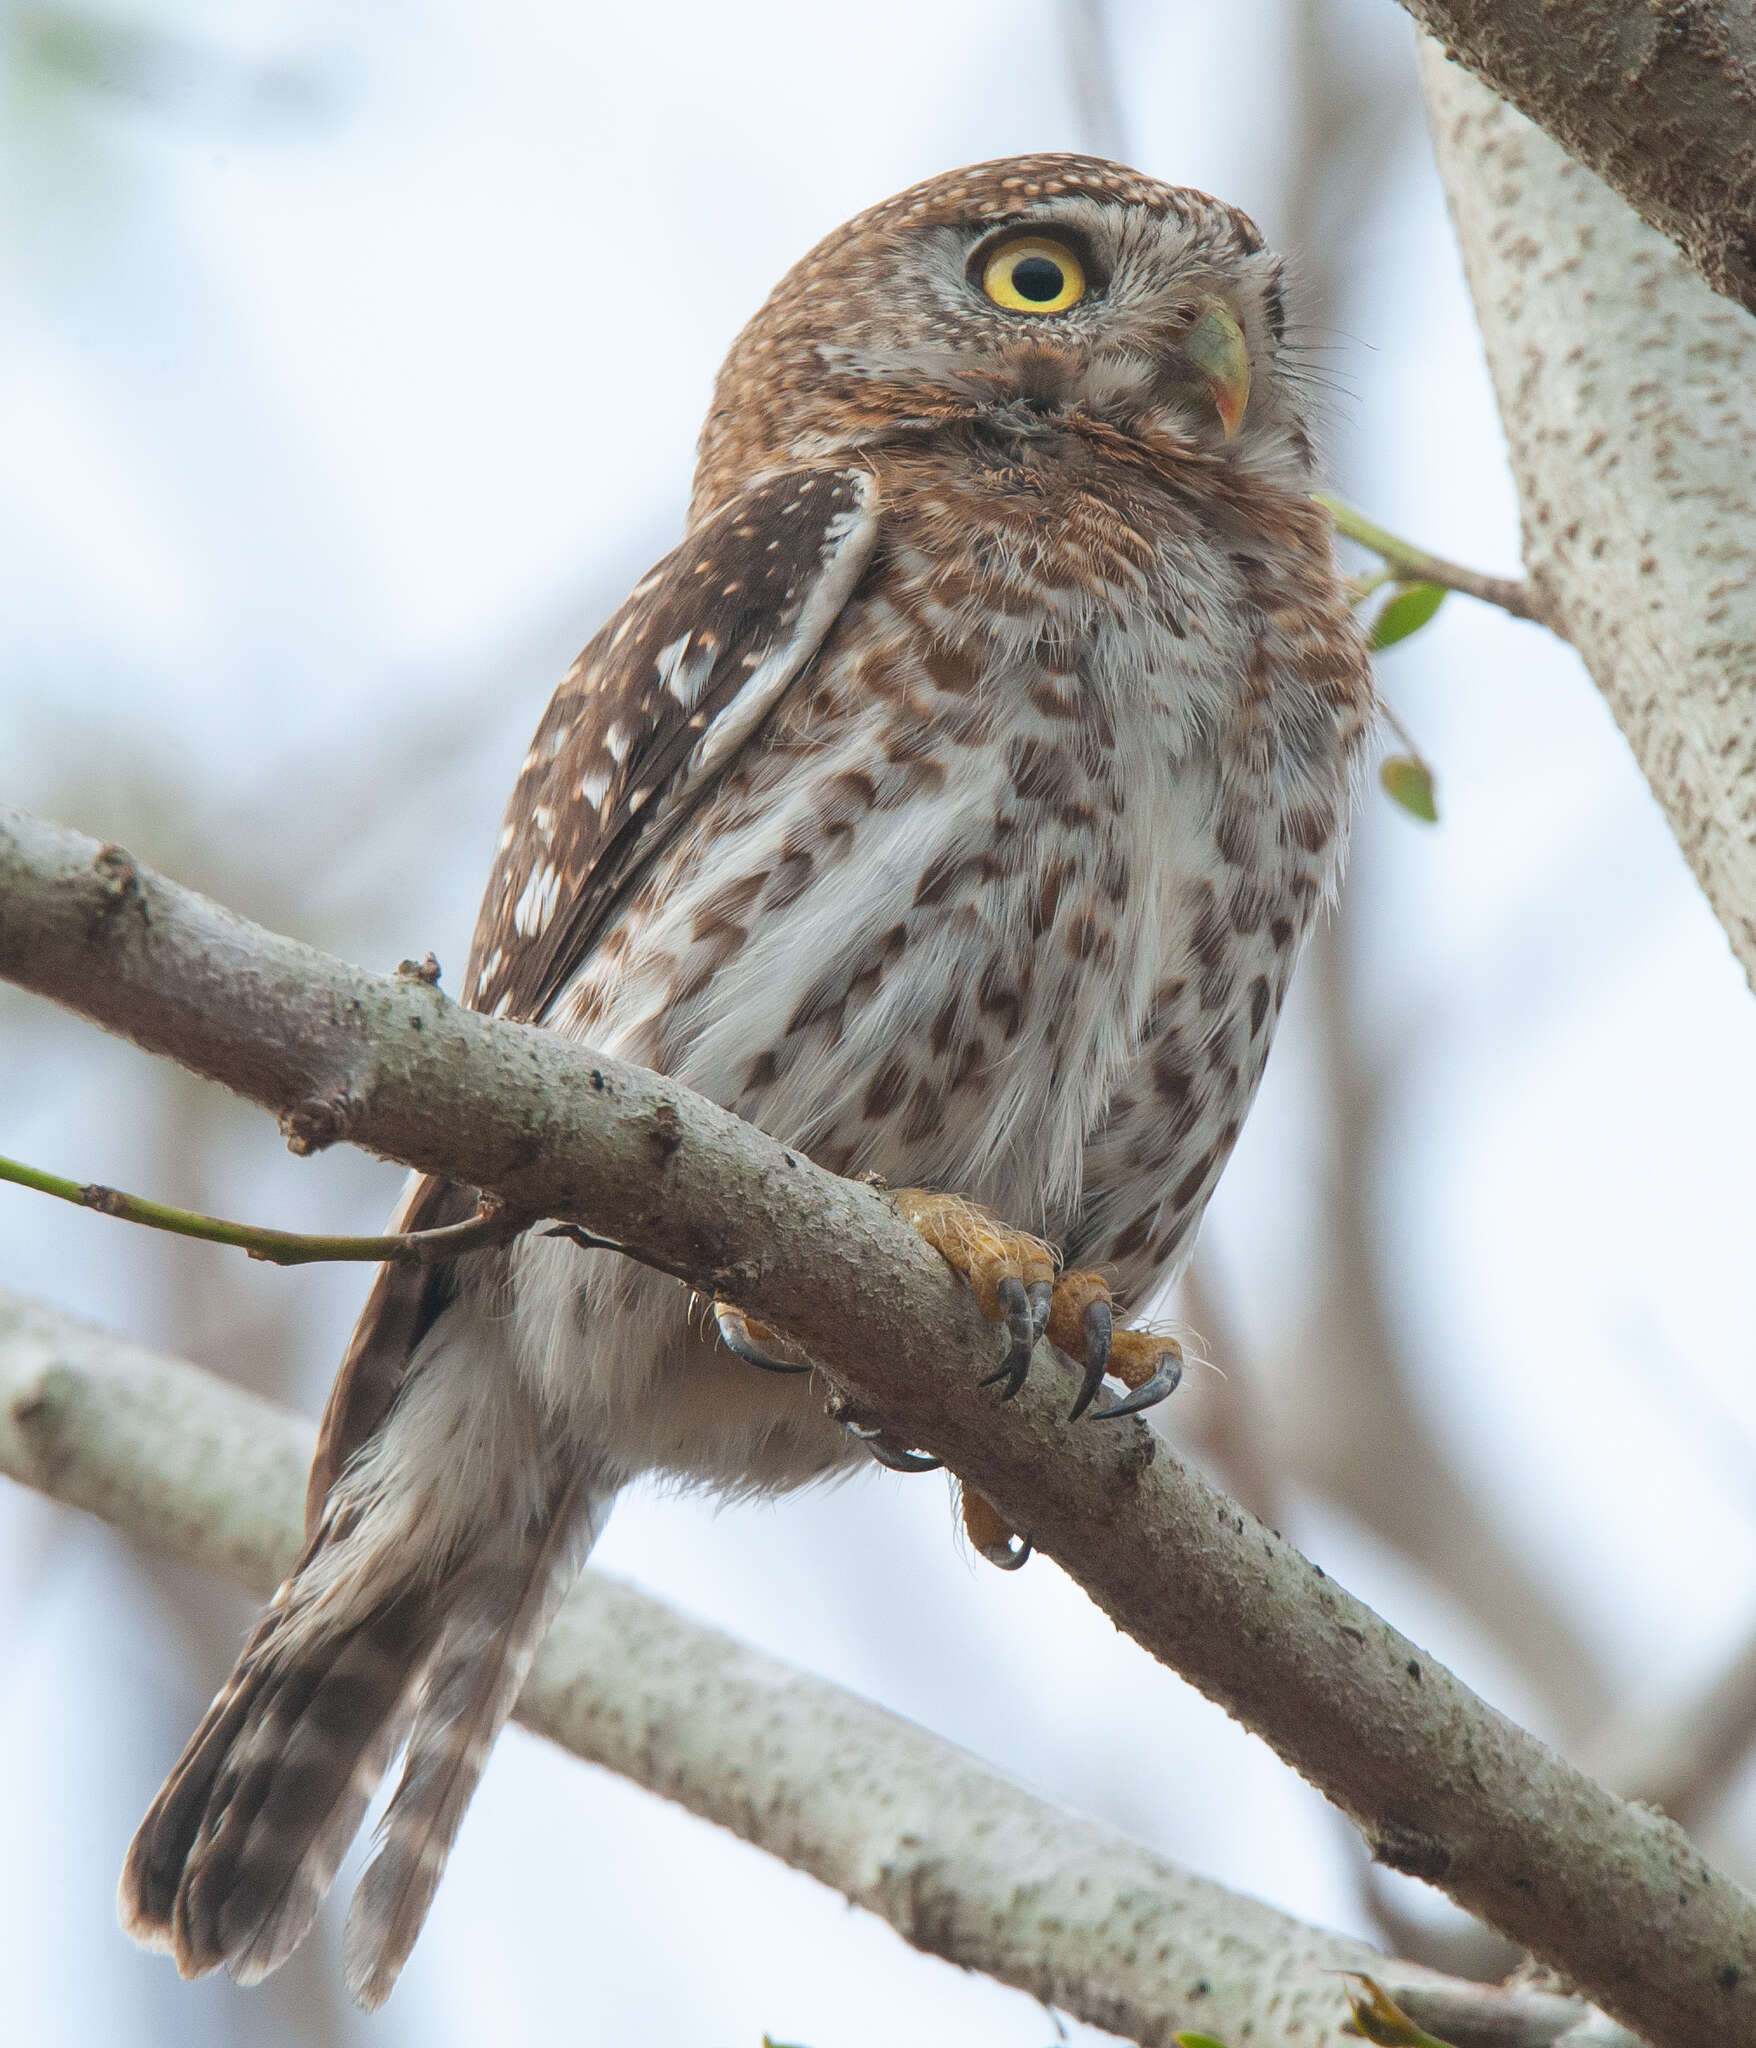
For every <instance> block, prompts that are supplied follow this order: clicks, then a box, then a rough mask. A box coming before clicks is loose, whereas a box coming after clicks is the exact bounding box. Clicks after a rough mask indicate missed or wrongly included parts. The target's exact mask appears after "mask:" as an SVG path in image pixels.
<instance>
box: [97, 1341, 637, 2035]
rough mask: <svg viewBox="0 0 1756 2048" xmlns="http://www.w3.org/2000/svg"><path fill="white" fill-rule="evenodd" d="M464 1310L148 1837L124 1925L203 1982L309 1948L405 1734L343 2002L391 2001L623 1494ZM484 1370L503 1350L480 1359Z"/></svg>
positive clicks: (270, 1621) (213, 1719) (335, 1512)
mask: <svg viewBox="0 0 1756 2048" xmlns="http://www.w3.org/2000/svg"><path fill="white" fill-rule="evenodd" d="M496 1343H499V1344H501V1345H503V1344H504V1324H503V1322H500V1321H498V1320H497V1319H496V1318H495V1317H494V1316H492V1315H490V1314H488V1313H486V1312H485V1311H484V1310H482V1309H478V1308H475V1307H474V1306H473V1305H472V1304H470V1303H469V1302H467V1301H460V1302H458V1303H457V1304H456V1306H455V1307H453V1308H451V1309H450V1310H449V1311H448V1312H447V1313H446V1314H444V1315H443V1316H442V1317H441V1318H440V1319H439V1320H438V1322H437V1324H436V1326H435V1327H434V1328H433V1329H432V1330H431V1332H430V1334H429V1335H428V1337H427V1339H426V1341H425V1342H424V1343H423V1344H422V1345H421V1347H420V1352H419V1354H418V1355H417V1357H416V1359H415V1360H414V1361H413V1362H412V1363H411V1367H410V1370H409V1373H408V1376H407V1383H406V1384H405V1385H404V1387H403V1388H402V1390H401V1392H400V1393H399V1395H398V1397H397V1399H396V1401H395V1404H394V1406H393V1408H392V1409H391V1411H390V1413H389V1415H388V1417H387V1418H386V1420H385V1422H384V1424H383V1426H382V1427H381V1428H380V1429H379V1431H378V1432H377V1433H376V1435H375V1436H374V1438H373V1439H372V1440H371V1441H369V1442H368V1444H367V1445H366V1446H365V1447H364V1448H363V1450H362V1453H361V1455H360V1456H359V1457H358V1458H357V1459H355V1460H354V1461H353V1462H352V1463H350V1464H349V1465H348V1466H347V1468H346V1469H345V1470H344V1471H343V1472H342V1473H341V1475H340V1477H339V1478H338V1479H337V1480H336V1482H335V1484H334V1486H333V1487H332V1489H331V1490H330V1492H329V1495H328V1499H327V1505H326V1507H325V1509H324V1512H323V1516H322V1519H321V1521H320V1522H319V1524H318V1526H317V1529H316V1531H315V1533H314V1535H313V1536H312V1539H311V1541H310V1543H309V1545H308V1547H307V1549H306V1551H305V1554H304V1556H303V1557H302V1558H301V1559H300V1560H299V1563H298V1564H297V1566H295V1568H294V1570H293V1573H292V1576H291V1577H290V1578H289V1579H288V1580H287V1581H286V1583H285V1584H284V1585H283V1586H282V1587H281V1589H280V1591H279V1592H278V1593H277V1594H276V1595H275V1597H274V1599H273V1601H272V1602H271V1603H270V1605H269V1607H268V1609H267V1611H266V1613H265V1614H264V1615H263V1617H262V1619H261V1621H260V1622H258V1624H257V1626H256V1629H255V1631H254V1633H253V1634H252V1635H251V1637H250V1639H249V1641H248V1642H247V1643H246V1644H245V1646H244V1652H243V1654H242V1656H241V1657H240V1658H239V1659H238V1663H237V1667H236V1669H235V1670H234V1671H233V1673H232V1675H231V1677H230V1678H229V1679H228V1680H227V1681H226V1683H225V1685H224V1686H223V1687H222V1688H221V1690H220V1693H219V1696H218V1697H217V1698H216V1699H215V1701H214V1703H213V1705H212V1706H211V1707H210V1708H209V1709H208V1712H207V1716H206V1719H205V1720H203V1722H202V1723H201V1726H200V1727H199V1728H197V1729H196V1731H195V1733H194V1735H193V1736H192V1737H191V1738H190V1740H189V1745H188V1747H187V1749H185V1750H184V1752H183V1755H182V1758H181V1760H180V1761H179V1762H178V1764H177V1766H176V1768H175V1769H174V1770H173V1771H172V1772H171V1775H170V1776H169V1778H167V1779H166V1781H165V1784H164V1787H163V1789H162V1790H161V1791H160V1793H159V1795H158V1797H157V1799H155V1800H154V1802H153V1804H152V1807H151V1810H150V1811H149V1812H148V1814H147V1816H146V1818H145V1820H144V1821H142V1823H141V1825H140V1830H139V1832H138V1833H137V1834H136V1836H135V1838H134V1841H133V1843H132V1845H131V1846H130V1848H129V1851H128V1857H127V1861H126V1863H125V1864H124V1866H123V1870H122V1883H121V1891H120V1898H119V1910H120V1914H121V1919H122V1924H123V1926H124V1928H126V1930H127V1931H128V1932H129V1933H130V1934H131V1935H133V1936H134V1938H135V1939H136V1940H137V1941H140V1942H142V1943H144V1944H145V1945H146V1946H148V1947H152V1948H164V1949H169V1950H170V1952H171V1954H172V1955H173V1956H174V1958H175V1960H176V1963H177V1967H178V1969H179V1970H180V1971H181V1972H182V1974H183V1975H184V1976H185V1977H198V1976H202V1975H204V1974H205V1973H206V1972H207V1971H209V1970H212V1969H215V1968H217V1967H218V1966H219V1965H221V1964H224V1965H225V1966H226V1968H227V1969H228V1970H230V1972H231V1974H232V1975H233V1976H234V1977H235V1978H236V1979H237V1980H238V1981H239V1982H240V1983H244V1984H251V1983H255V1982H256V1981H257V1980H259V1979H260V1978H262V1977H265V1976H267V1975H268V1973H269V1972H270V1971H271V1970H275V1969H278V1968H279V1966H280V1965H281V1964H282V1963H283V1962H285V1961H286V1959H287V1957H288V1956H289V1955H291V1954H292V1952H293V1950H294V1949H295V1948H297V1947H298V1945H299V1943H300V1942H301V1941H302V1940H303V1939H304V1938H305V1935H306V1934H307V1933H308V1932H309V1930H310V1926H311V1922H312V1920H313V1919H314V1918H315V1917H316V1913H317V1909H318V1907H319V1905H320V1904H321V1903H322V1901H323V1898H324V1895H325V1894H326V1893H327V1891H328V1889H329V1887H330V1884H331V1883H332V1882H333V1880H334V1877H335V1873H336V1870H337V1868H338V1867H339V1865H340V1863H341V1860H342V1857H343V1856H344V1855H345V1854H346V1853H347V1849H348V1845H349V1844H350V1843H351V1842H352V1840H353V1838H354V1835H355V1834H356V1833H357V1832H358V1829H359V1826H360V1822H361V1820H362V1819H363V1817H364V1815H365V1811H366V1807H367V1805H368V1803H369V1802H370V1800H371V1798H372V1795H373V1793H374V1792H375V1791H376V1789H377V1787H378V1785H379V1783H380V1781H381V1780H382V1778H383V1777H384V1775H385V1772H386V1771H387V1770H388V1768H389V1766H390V1764H391V1762H392V1760H393V1759H394V1757H395V1756H396V1753H397V1751H398V1749H399V1748H401V1746H402V1745H403V1743H404V1741H405V1739H406V1742H407V1754H406V1756H405V1758H404V1762H403V1768H402V1774H401V1778H400V1781H399V1783H398V1786H397V1790H396V1793H395V1795H394V1797H393V1798H392V1799H391V1802H390V1804H389V1807H388V1808H387V1810H386V1812H385V1815H384V1819H383V1823H382V1826H381V1827H380V1829H379V1833H378V1840H377V1845H376V1849H375V1853H374V1855H373V1857H372V1860H371V1862H370V1863H369V1864H368V1866H367V1869H366V1872H365V1875H364V1877H363V1878H362V1880H361V1883H360V1887H359V1890H358V1892H357V1893H356V1895H355V1898H354V1902H353V1907H352V1911H351V1913H350V1915H349V1920H348V1931H347V1977H348V1988H349V1990H350V1991H351V1992H352V1993H353V1995H354V1997H355V1998H356V1999H357V2000H358V2001H359V2003H360V2004H361V2005H363V2006H366V2007H367V2008H368V2009H371V2008H375V2007H377V2006H379V2005H381V2004H383V2002H384V2000H385V1999H386V1998H387V1997H388V1996H389V1994H390V1990H391V1987H392V1986H393V1985H394V1984H395V1982H396V1978H397V1975H398V1973H399V1972H400V1970H401V1968H402V1966H403V1963H404V1962H405V1961H406V1960H407V1958H408V1953H409V1950H410V1949H411V1948H412V1947H413V1946H414V1941H415V1937H416V1936H417V1935H418V1934H419V1932H420V1929H421V1923H422V1922H423V1920H424V1919H425V1918H426V1914H427V1908H428V1907H429V1905H430V1904H431V1903H432V1899H433V1894H434V1891H435V1890H436V1888H437V1886H438V1883H439V1879H440V1877H441V1875H442V1873H443V1871H444V1868H445V1860H446V1857H447V1855H448V1854H449V1853H450V1849H451V1844H452V1842H453V1840H454V1839H455V1837H456V1834H457V1830H458V1826H459V1824H460V1823H461V1821H462V1819H463V1814H464V1809H465V1808H466V1807H467V1806H468V1804H469V1801H470V1796H471V1794H472V1793H473V1792H474V1790H475V1788H476V1783H477V1781H478V1779H479V1778H480V1777H481V1774H482V1769H483V1767H484V1765H485V1764H486V1763H487V1760H488V1753H489V1751H490V1750H491V1749H492V1747H493V1745H494V1738H495V1737H496V1736H497V1735H498V1734H499V1732H500V1729H501V1727H502V1725H503V1724H504V1723H505V1721H506V1718H507V1716H508V1715H509V1714H510V1713H511V1711H512V1708H513V1704H514V1702H515V1701H516V1700H517V1697H518V1693H519V1688H520V1687H521V1685H522V1684H523V1682H524V1678H525V1675H526V1673H527V1672H528V1671H529V1669H530V1666H531V1662H532V1660H533V1658H534V1657H535V1655H536V1652H537V1649H538V1647H539V1646H540V1644H541V1642H542V1639H543V1637H544V1635H545V1634H546V1632H547V1630H548V1626H549V1623H550V1621H551V1620H552V1619H553V1616H554V1613H555V1609H556V1608H557V1607H558V1606H559V1604H560V1602H561V1599H562V1596H563V1595H564V1594H565V1593H566V1591H567V1588H568V1586H569V1585H571V1583H572V1582H573V1580H574V1578H575V1577H576V1576H577V1574H578V1571H579V1567H580V1565H581V1564H582V1563H583V1562H584V1559H585V1556H586V1553H587V1552H588V1551H589V1550H590V1548H591V1544H592V1542H593V1540H594V1538H595V1536H596V1534H597V1531H598V1528H599V1527H600V1526H601V1522H602V1518H603V1513H604V1510H605V1508H606V1507H607V1504H608V1500H609V1498H610V1492H609V1489H607V1488H606V1487H605V1486H603V1485H602V1483H601V1482H599V1481H597V1480H596V1479H595V1476H594V1475H592V1474H590V1473H588V1472H587V1471H585V1470H583V1469H581V1468H580V1467H579V1466H577V1465H574V1466H572V1467H571V1469H570V1470H568V1471H567V1472H565V1473H560V1474H558V1473H557V1472H556V1469H555V1464H554V1462H553V1453H552V1437H551V1438H549V1439H548V1440H547V1441H545V1434H544V1431H543V1428H542V1423H541V1418H540V1417H536V1416H534V1415H533V1414H532V1413H531V1412H530V1410H529V1409H528V1407H527V1406H526V1405H525V1404H524V1402H523V1401H522V1400H521V1399H520V1397H519V1395H518V1392H517V1374H516V1371H515V1370H514V1368H513V1366H512V1364H511V1361H510V1360H509V1359H507V1358H505V1357H503V1356H496V1355H494V1347H495V1345H496ZM484 1354H486V1355H484Z"/></svg>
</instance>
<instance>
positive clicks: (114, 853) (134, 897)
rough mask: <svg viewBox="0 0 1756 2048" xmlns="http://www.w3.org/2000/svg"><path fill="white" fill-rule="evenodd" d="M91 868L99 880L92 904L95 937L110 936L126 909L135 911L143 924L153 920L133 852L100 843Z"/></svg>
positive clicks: (144, 886)
mask: <svg viewBox="0 0 1756 2048" xmlns="http://www.w3.org/2000/svg"><path fill="white" fill-rule="evenodd" d="M91 868H92V873H93V874H94V875H95V876H96V877H97V883H98V888H97V896H96V898H95V900H94V903H93V912H94V915H93V919H92V926H93V933H92V935H93V937H94V938H95V937H100V936H107V935H108V932H109V930H110V927H111V925H112V924H113V923H114V921H115V919H116V918H117V917H118V916H120V915H121V914H122V913H123V912H125V911H130V910H132V911H134V912H136V913H137V914H138V915H139V918H140V921H141V923H142V924H150V923H151V922H152V918H151V914H150V912H149V911H148V909H147V905H146V885H145V884H144V883H143V882H142V881H141V879H140V870H139V868H138V867H136V866H135V863H134V856H133V854H131V853H130V852H129V851H128V850H127V848H126V847H121V846H100V847H99V848H98V850H97V852H96V854H95V855H94V856H93V858H92V864H91Z"/></svg>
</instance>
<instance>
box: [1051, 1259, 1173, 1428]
mask: <svg viewBox="0 0 1756 2048" xmlns="http://www.w3.org/2000/svg"><path fill="white" fill-rule="evenodd" d="M1048 1338H1049V1342H1050V1343H1051V1344H1052V1345H1054V1347H1055V1349H1056V1350H1057V1351H1059V1352H1060V1353H1061V1354H1062V1355H1063V1356H1064V1357H1067V1358H1070V1359H1074V1360H1078V1361H1080V1363H1081V1364H1082V1367H1083V1373H1082V1377H1081V1379H1080V1385H1079V1395H1078V1398H1077V1399H1076V1400H1075V1401H1074V1403H1073V1407H1072V1410H1071V1412H1070V1413H1069V1415H1068V1417H1067V1420H1068V1421H1069V1422H1077V1421H1078V1420H1079V1418H1080V1417H1081V1416H1082V1415H1083V1414H1084V1413H1085V1411H1086V1410H1087V1409H1088V1408H1090V1407H1091V1403H1092V1399H1093V1397H1094V1396H1095V1395H1096V1393H1097V1390H1098V1388H1099V1387H1101V1386H1102V1385H1103V1382H1104V1375H1105V1374H1106V1373H1113V1374H1114V1375H1115V1376H1116V1378H1117V1379H1119V1380H1120V1381H1121V1382H1122V1384H1123V1385H1124V1386H1125V1387H1127V1388H1128V1389H1129V1392H1128V1394H1127V1395H1126V1396H1125V1397H1124V1398H1123V1399H1122V1400H1120V1401H1117V1402H1114V1403H1112V1405H1111V1406H1110V1407H1108V1408H1097V1409H1093V1410H1092V1420H1093V1421H1094V1422H1112V1421H1114V1420H1115V1418H1116V1417H1117V1416H1118V1415H1138V1414H1139V1413H1140V1411H1141V1410H1142V1409H1143V1408H1151V1407H1152V1406H1154V1404H1155V1403H1157V1402H1159V1401H1162V1400H1163V1399H1164V1398H1165V1396H1166V1395H1167V1394H1170V1393H1174V1392H1175V1391H1176V1387H1177V1383H1178V1381H1179V1380H1181V1379H1182V1377H1183V1350H1182V1346H1181V1345H1180V1344H1179V1343H1178V1342H1177V1340H1176V1338H1175V1337H1155V1336H1153V1335H1152V1334H1151V1333H1150V1332H1149V1331H1146V1330H1118V1329H1117V1328H1116V1318H1115V1304H1114V1303H1113V1302H1112V1301H1111V1299H1110V1287H1109V1282H1108V1281H1107V1280H1105V1278H1104V1276H1103V1275H1102V1274H1101V1273H1063V1274H1062V1275H1061V1277H1060V1279H1059V1280H1057V1281H1056V1283H1055V1293H1054V1298H1053V1300H1052V1301H1051V1302H1050V1304H1049V1328H1048Z"/></svg>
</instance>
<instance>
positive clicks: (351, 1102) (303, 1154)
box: [280, 1088, 366, 1159]
mask: <svg viewBox="0 0 1756 2048" xmlns="http://www.w3.org/2000/svg"><path fill="white" fill-rule="evenodd" d="M365 1109H366V1105H365V1103H364V1102H362V1101H361V1100H360V1098H359V1097H358V1096H357V1095H350V1094H349V1093H348V1091H347V1090H346V1089H345V1088H337V1089H335V1090H334V1091H333V1092H332V1093H330V1094H328V1095H309V1096H307V1097H306V1098H305V1100H304V1101H303V1102H298V1103H295V1104H294V1105H293V1107H292V1108H291V1109H286V1110H282V1111H281V1116H280V1128H281V1135H282V1137H284V1138H285V1139H286V1141H287V1150H288V1151H289V1152H291V1153H293V1154H295V1155H296V1156H297V1157H298V1158H300V1159H308V1158H309V1157H310V1156H311V1154H312V1153H313V1152H322V1151H324V1150H325V1149H326V1148H327V1147H329V1146H331V1145H333V1144H336V1143H337V1142H338V1141H339V1140H341V1139H343V1138H346V1137H348V1136H350V1135H351V1133H352V1132H353V1130H354V1128H355V1127H356V1126H357V1125H358V1123H359V1122H360V1120H361V1118H362V1117H363V1116H364V1114H365Z"/></svg>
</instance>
